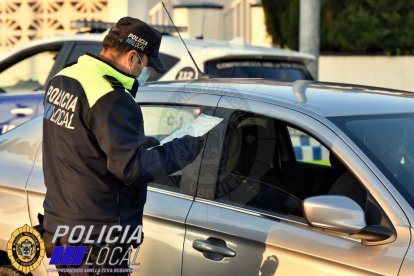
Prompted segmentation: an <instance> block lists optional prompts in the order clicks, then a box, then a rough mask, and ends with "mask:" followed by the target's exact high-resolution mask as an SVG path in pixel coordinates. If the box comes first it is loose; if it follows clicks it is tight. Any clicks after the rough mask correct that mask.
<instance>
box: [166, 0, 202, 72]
mask: <svg viewBox="0 0 414 276" xmlns="http://www.w3.org/2000/svg"><path fill="white" fill-rule="evenodd" d="M161 4H162V6H163V7H164V10H165V12H166V13H167V15H168V18H170V20H171V23H172V24H173V26H174V28H175V30H176V32H177V33H178V35H179V36H180V39H181V41H182V42H183V44H184V46H185V49H186V50H187V53H188V55H189V56H190V58H191V60H192V61H193V63H194V65H195V67H196V69H197V73H198V79H199V80H208V79H210V77H209V76H208V75H207V74H205V73H203V72H201V70H200V68H199V67H198V65H197V63H196V62H195V60H194V58H193V55H192V54H191V53H190V51H189V50H188V48H187V45H186V44H185V42H184V39H183V38H182V37H181V34H180V32H179V31H178V29H177V27H176V26H175V24H174V21H173V20H172V18H171V15H170V13H169V12H168V10H167V8H166V7H165V4H164V2H161Z"/></svg>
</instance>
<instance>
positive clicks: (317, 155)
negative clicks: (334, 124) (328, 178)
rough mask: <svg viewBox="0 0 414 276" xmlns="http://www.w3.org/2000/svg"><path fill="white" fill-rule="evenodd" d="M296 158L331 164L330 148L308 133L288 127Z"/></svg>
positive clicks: (325, 164) (301, 160)
mask: <svg viewBox="0 0 414 276" xmlns="http://www.w3.org/2000/svg"><path fill="white" fill-rule="evenodd" d="M287 129H288V131H289V136H290V140H291V142H292V145H293V150H294V152H295V157H296V160H297V161H299V162H304V163H310V164H319V165H324V166H330V165H331V164H330V162H329V150H328V149H326V148H325V147H324V146H323V145H322V144H321V143H319V142H318V141H317V140H316V139H314V138H312V137H311V136H309V135H308V134H307V133H305V132H303V131H300V130H298V129H295V128H293V127H287Z"/></svg>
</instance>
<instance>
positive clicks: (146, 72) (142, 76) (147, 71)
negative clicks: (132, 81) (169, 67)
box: [137, 67, 151, 86]
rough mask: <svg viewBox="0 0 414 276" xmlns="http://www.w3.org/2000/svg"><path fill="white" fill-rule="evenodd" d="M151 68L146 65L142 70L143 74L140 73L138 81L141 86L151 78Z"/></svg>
mask: <svg viewBox="0 0 414 276" xmlns="http://www.w3.org/2000/svg"><path fill="white" fill-rule="evenodd" d="M150 73H151V71H150V69H149V67H144V68H143V69H142V71H141V74H139V76H138V78H137V81H138V83H139V86H141V85H143V84H144V83H145V82H146V81H147V80H148V78H149V76H150Z"/></svg>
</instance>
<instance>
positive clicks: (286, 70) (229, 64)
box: [206, 59, 311, 81]
mask: <svg viewBox="0 0 414 276" xmlns="http://www.w3.org/2000/svg"><path fill="white" fill-rule="evenodd" d="M206 73H207V74H208V75H210V76H212V77H217V78H264V79H272V80H278V81H295V80H308V79H311V76H310V74H309V73H308V71H307V69H306V67H305V66H304V65H303V64H301V63H297V62H289V61H275V60H261V59H257V60H214V61H209V62H206Z"/></svg>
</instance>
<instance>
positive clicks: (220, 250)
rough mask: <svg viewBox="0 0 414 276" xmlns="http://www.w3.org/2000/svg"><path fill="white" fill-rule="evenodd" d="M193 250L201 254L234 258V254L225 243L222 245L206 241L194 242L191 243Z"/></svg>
mask: <svg viewBox="0 0 414 276" xmlns="http://www.w3.org/2000/svg"><path fill="white" fill-rule="evenodd" d="M193 248H194V249H195V250H197V251H200V252H203V253H215V254H219V255H221V256H223V257H235V256H236V252H235V251H234V250H233V249H231V248H228V247H227V246H226V245H225V243H224V245H223V244H216V243H215V242H214V241H211V240H210V239H208V240H195V241H194V242H193Z"/></svg>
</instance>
